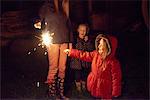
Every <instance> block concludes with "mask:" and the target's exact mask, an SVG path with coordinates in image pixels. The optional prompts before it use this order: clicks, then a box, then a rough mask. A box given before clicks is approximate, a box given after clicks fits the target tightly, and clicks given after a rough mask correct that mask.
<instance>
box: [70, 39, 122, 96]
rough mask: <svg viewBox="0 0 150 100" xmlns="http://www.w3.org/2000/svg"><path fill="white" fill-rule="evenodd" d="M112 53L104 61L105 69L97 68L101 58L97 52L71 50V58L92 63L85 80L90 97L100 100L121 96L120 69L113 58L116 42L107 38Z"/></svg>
mask: <svg viewBox="0 0 150 100" xmlns="http://www.w3.org/2000/svg"><path fill="white" fill-rule="evenodd" d="M109 40H110V42H111V47H112V48H111V49H112V52H111V54H110V55H109V56H107V58H106V59H105V61H104V62H105V63H104V64H105V67H99V66H100V65H101V64H102V60H101V56H100V54H99V53H98V52H97V51H93V52H83V51H79V50H75V49H72V50H71V52H70V56H71V57H76V58H80V59H81V60H84V61H88V62H92V65H91V67H92V68H91V72H90V74H89V75H88V79H87V88H88V91H89V92H90V93H91V95H93V96H95V97H100V98H102V99H111V98H112V97H114V96H119V95H120V94H121V77H122V75H121V69H120V64H119V61H118V60H117V59H116V58H115V57H114V55H115V51H116V48H117V40H116V38H114V37H109Z"/></svg>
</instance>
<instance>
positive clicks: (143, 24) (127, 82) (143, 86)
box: [0, 0, 149, 100]
mask: <svg viewBox="0 0 150 100" xmlns="http://www.w3.org/2000/svg"><path fill="white" fill-rule="evenodd" d="M42 3H43V1H40V0H38V1H34V0H31V1H29V0H17V1H16V0H2V1H1V22H0V23H1V24H0V25H1V38H0V39H1V45H0V46H1V99H27V98H28V99H47V96H46V91H47V86H46V85H45V84H44V81H45V80H46V76H47V70H48V59H47V56H46V55H44V52H45V51H46V49H45V48H41V47H38V46H37V44H38V43H39V40H38V39H37V38H35V37H34V36H35V35H39V34H38V33H36V32H35V29H34V28H33V22H34V20H35V19H36V18H37V17H38V10H39V8H40V6H41V5H42ZM148 4H149V2H148V1H147V0H130V1H129V0H93V1H92V10H89V8H88V7H89V6H88V1H87V0H83V1H81V0H71V1H70V19H71V22H72V25H73V30H74V31H75V29H76V27H77V25H78V23H80V22H88V23H89V25H90V28H91V29H90V37H91V38H92V39H93V40H94V39H95V37H96V36H97V34H98V32H104V33H106V34H112V35H114V36H116V37H117V38H118V43H119V44H118V49H117V58H118V59H119V61H120V62H121V68H122V72H123V83H122V85H123V88H122V95H121V96H120V97H119V98H118V99H127V100H129V99H131V100H132V99H142V100H143V99H149V29H148V25H149V24H148V22H149V19H148V17H149V14H148V8H149V5H148ZM35 47H36V48H37V50H36V52H33V48H35ZM29 51H30V52H31V54H30V55H28V52H29ZM68 76H69V77H68ZM71 76H73V75H72V73H71V70H70V68H69V62H68V63H67V70H66V85H65V92H66V95H68V96H69V97H70V98H72V99H74V98H76V97H77V95H75V94H74V92H72V91H74V88H72V87H73V85H72V80H73V79H72V77H71ZM37 82H40V87H37V86H36V84H37ZM91 98H92V97H91V96H89V95H87V96H86V97H83V99H91Z"/></svg>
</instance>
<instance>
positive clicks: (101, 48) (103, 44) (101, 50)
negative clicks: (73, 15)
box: [98, 39, 108, 54]
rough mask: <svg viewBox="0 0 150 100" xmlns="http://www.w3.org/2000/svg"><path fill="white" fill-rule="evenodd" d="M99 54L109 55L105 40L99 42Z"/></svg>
mask: <svg viewBox="0 0 150 100" xmlns="http://www.w3.org/2000/svg"><path fill="white" fill-rule="evenodd" d="M98 52H99V53H100V54H107V52H108V47H107V43H106V41H105V40H104V39H101V40H100V41H99V45H98Z"/></svg>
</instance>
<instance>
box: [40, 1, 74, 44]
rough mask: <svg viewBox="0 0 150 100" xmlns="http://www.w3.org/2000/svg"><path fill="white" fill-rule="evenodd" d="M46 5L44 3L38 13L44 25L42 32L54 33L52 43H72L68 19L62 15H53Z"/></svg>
mask: <svg viewBox="0 0 150 100" xmlns="http://www.w3.org/2000/svg"><path fill="white" fill-rule="evenodd" d="M50 9H51V8H50V7H49V5H48V4H47V3H45V4H44V5H43V6H42V7H41V9H40V12H39V16H40V18H41V20H42V21H43V22H44V23H46V24H44V25H45V26H44V30H47V31H49V32H50V33H54V35H53V43H54V44H55V43H57V44H60V43H68V42H72V40H73V39H72V37H73V36H72V32H71V31H72V29H71V23H70V20H69V18H67V17H66V16H65V15H64V14H63V13H61V12H60V13H59V14H58V13H55V12H53V11H52V10H50Z"/></svg>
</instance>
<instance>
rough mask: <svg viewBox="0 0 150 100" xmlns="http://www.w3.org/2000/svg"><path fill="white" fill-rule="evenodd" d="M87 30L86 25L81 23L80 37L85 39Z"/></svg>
mask: <svg viewBox="0 0 150 100" xmlns="http://www.w3.org/2000/svg"><path fill="white" fill-rule="evenodd" d="M86 32H87V27H86V26H85V25H80V26H79V28H78V33H79V37H80V38H81V39H84V37H85V35H86Z"/></svg>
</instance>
